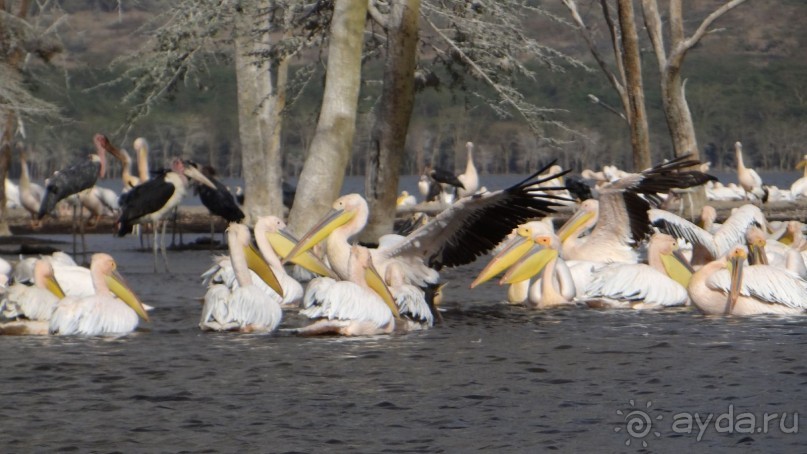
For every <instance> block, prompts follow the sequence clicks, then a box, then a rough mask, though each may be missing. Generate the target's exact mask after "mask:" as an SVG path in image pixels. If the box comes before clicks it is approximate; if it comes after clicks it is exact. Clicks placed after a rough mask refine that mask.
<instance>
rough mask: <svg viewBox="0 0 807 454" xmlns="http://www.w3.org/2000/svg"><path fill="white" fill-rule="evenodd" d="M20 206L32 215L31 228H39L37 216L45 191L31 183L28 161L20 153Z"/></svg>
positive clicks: (23, 154)
mask: <svg viewBox="0 0 807 454" xmlns="http://www.w3.org/2000/svg"><path fill="white" fill-rule="evenodd" d="M19 188H20V205H22V207H23V208H25V210H26V211H28V213H30V214H31V226H32V227H38V226H39V222H38V221H37V219H36V215H37V213H38V212H39V206H40V205H41V204H42V197H43V196H44V195H45V189H44V188H43V187H42V186H39V185H38V184H35V183H33V182H32V181H31V174H30V173H29V171H28V161H27V160H26V158H25V153H22V152H21V153H20V186H19Z"/></svg>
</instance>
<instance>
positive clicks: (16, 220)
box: [6, 200, 807, 235]
mask: <svg viewBox="0 0 807 454" xmlns="http://www.w3.org/2000/svg"><path fill="white" fill-rule="evenodd" d="M746 203H748V202H743V201H710V202H709V205H711V206H713V207H714V208H715V209H716V210H717V222H723V221H724V220H725V219H726V218H727V217H728V216H729V215H730V214H731V210H732V209H734V208H736V207H739V206H742V205H744V204H746ZM760 208H761V209H762V212H763V213H765V216H766V217H767V218H768V220H771V221H786V220H791V219H795V220H798V221H802V222H804V221H805V220H806V219H807V200H804V201H798V202H770V203H765V204H762V205H760ZM444 209H445V205H444V204H442V203H440V202H426V203H420V204H417V205H414V206H411V207H403V208H399V209H398V210H397V215H398V216H399V217H405V216H409V215H411V214H415V213H425V214H427V215H429V216H435V215H437V214H439V213H440V212H441V211H443V210H444ZM677 209H678V207H677V206H673V207H671V208H670V210H671V211H673V212H677ZM556 211H557V212H556V213H555V214H554V215H553V218H554V219H555V221H556V222H564V221H565V220H566V219H568V217H569V216H570V215H571V214H572V213H573V212H574V209H573V208H572V207H558V208H557V209H556ZM6 218H7V220H8V225H9V227H10V229H11V233H12V235H32V234H69V233H71V232H72V231H73V230H72V228H73V227H72V226H73V220H72V218H71V217H70V216H62V217H60V218H51V217H47V218H45V220H44V222H43V223H42V225H41V226H40V227H39V228H33V227H32V226H31V217H30V216H29V215H28V212H26V211H25V210H23V209H22V208H12V209H8V210H7V211H6ZM85 220H86V219H85ZM177 220H178V222H179V223H180V224H181V226H182V227H181V228H182V231H183V232H186V233H210V220H211V215H210V213H209V212H208V211H207V208H205V207H203V206H181V207H179V215H178V219H177ZM213 222H214V228H215V230H216V232H221V231H222V230H223V229H224V228H225V227H226V222H225V221H224V220H223V219H221V218H219V217H214V219H213ZM114 232H115V226H114V219H113V218H111V217H104V218H101V220H100V221H99V222H98V224H97V225H95V226H92V227H89V226H88V227H85V233H88V234H89V233H101V234H110V235H112V234H114Z"/></svg>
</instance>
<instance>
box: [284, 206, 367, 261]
mask: <svg viewBox="0 0 807 454" xmlns="http://www.w3.org/2000/svg"><path fill="white" fill-rule="evenodd" d="M368 212H369V208H367V202H366V201H365V200H364V198H363V197H362V196H360V195H359V194H347V195H343V196H342V197H339V198H338V199H336V201H334V202H333V205H332V206H331V210H330V211H329V212H327V213H326V214H325V216H323V217H322V219H320V220H319V222H317V223H316V224H314V226H313V227H311V229H310V230H309V231H308V232H307V233H306V234H305V235H303V237H302V238H300V241H299V242H298V243H297V246H295V247H294V249H292V250H291V252H289V255H288V256H286V258H285V260H284V261H291V260H293V259H294V258H295V257H297V256H298V255H300V254H302V253H303V252H305V251H307V250H309V249H311V248H312V247H314V245H315V244H317V243H319V242H320V241H322V240H324V239H325V238H327V237H328V235H330V234H331V233H332V232H333V231H334V230H336V229H337V228H339V227H341V226H343V225H345V224H347V223H348V222H350V221H352V220H353V219H354V218H355V219H357V220H359V222H360V223H361V225H359V226H357V227H358V230H360V229H361V228H363V227H364V223H366V222H367V215H368Z"/></svg>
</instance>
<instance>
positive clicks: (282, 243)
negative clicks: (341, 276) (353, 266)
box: [266, 230, 336, 279]
mask: <svg viewBox="0 0 807 454" xmlns="http://www.w3.org/2000/svg"><path fill="white" fill-rule="evenodd" d="M266 239H267V240H268V241H269V244H270V245H271V246H272V249H274V250H275V253H276V254H277V255H278V256H280V258H281V260H282V259H285V258H286V257H288V255H289V252H291V251H292V249H294V246H296V245H297V243H298V241H297V238H294V236H293V235H292V234H291V233H289V232H288V231H286V230H280V231H279V232H277V233H267V234H266ZM291 262H292V263H294V264H295V265H300V266H302V267H303V268H305V269H307V270H308V271H310V272H312V273H316V274H318V275H320V276H328V277H330V278H333V279H336V273H334V272H333V270H332V269H331V268H330V267H329V266H328V265H326V264H325V263H323V261H322V260H320V259H319V257H317V256H316V255H314V254H313V253H312V252H311V251H310V250H309V251H305V252H303V253H302V254H299V255H297V257H295V258H293V259H291Z"/></svg>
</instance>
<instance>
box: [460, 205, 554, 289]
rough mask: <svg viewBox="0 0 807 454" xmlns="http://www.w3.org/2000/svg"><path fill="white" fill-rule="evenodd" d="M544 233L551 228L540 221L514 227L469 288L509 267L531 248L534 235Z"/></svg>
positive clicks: (533, 242) (533, 243)
mask: <svg viewBox="0 0 807 454" xmlns="http://www.w3.org/2000/svg"><path fill="white" fill-rule="evenodd" d="M546 233H551V228H550V227H549V226H547V225H546V224H544V223H543V222H541V221H530V222H525V223H524V224H521V225H519V226H518V227H516V229H515V230H514V231H513V233H511V234H510V236H511V238H510V240H508V241H507V242H506V243H505V244H504V247H503V248H502V250H501V251H500V252H499V253H498V254H496V255H495V256H494V257H493V258H492V259H491V260H490V262H488V264H487V266H485V268H484V269H483V270H482V272H481V273H479V275H478V276H477V277H476V279H474V281H473V282H471V288H474V287H476V286H477V285H480V284H482V283H484V282H487V281H488V280H490V279H491V278H493V277H494V276H496V275H497V274H499V273H501V272H502V271H504V270H506V269H507V268H510V267H511V266H512V265H513V264H514V263H516V262H517V261H518V260H519V259H520V258H522V257H523V256H524V254H526V253H528V252H529V251H530V249H532V248H533V246H534V245H535V241H534V237H535V236H536V235H540V234H546Z"/></svg>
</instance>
